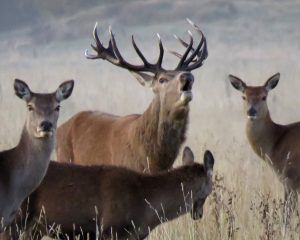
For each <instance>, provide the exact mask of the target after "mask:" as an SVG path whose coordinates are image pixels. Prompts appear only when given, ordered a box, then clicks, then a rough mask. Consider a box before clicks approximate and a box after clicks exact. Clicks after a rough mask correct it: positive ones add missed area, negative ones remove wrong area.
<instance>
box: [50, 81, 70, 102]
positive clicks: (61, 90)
mask: <svg viewBox="0 0 300 240" xmlns="http://www.w3.org/2000/svg"><path fill="white" fill-rule="evenodd" d="M73 88H74V80H69V81H65V82H63V83H62V84H60V85H59V87H58V89H57V90H56V92H55V96H56V100H57V101H58V102H61V101H63V100H65V99H67V98H68V97H70V96H71V94H72V92H73Z"/></svg>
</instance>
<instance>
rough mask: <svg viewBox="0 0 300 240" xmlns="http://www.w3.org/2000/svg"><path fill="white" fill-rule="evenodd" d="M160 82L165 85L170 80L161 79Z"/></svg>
mask: <svg viewBox="0 0 300 240" xmlns="http://www.w3.org/2000/svg"><path fill="white" fill-rule="evenodd" d="M158 81H159V83H161V84H163V83H165V82H167V81H168V80H167V79H166V78H160V79H159V80H158Z"/></svg>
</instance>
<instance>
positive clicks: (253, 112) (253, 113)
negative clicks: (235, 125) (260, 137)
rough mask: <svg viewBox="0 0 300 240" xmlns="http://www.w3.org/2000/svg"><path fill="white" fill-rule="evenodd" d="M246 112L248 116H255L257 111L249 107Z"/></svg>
mask: <svg viewBox="0 0 300 240" xmlns="http://www.w3.org/2000/svg"><path fill="white" fill-rule="evenodd" d="M247 114H248V116H249V117H256V114H257V111H256V110H255V109H254V108H253V107H251V108H250V109H249V110H248V111H247Z"/></svg>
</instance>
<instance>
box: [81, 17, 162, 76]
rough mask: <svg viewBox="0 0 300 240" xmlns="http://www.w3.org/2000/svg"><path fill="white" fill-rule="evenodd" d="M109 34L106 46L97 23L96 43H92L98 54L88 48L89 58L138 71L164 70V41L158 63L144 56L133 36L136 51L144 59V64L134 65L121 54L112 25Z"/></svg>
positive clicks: (94, 33)
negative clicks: (99, 34) (101, 40)
mask: <svg viewBox="0 0 300 240" xmlns="http://www.w3.org/2000/svg"><path fill="white" fill-rule="evenodd" d="M109 35H110V40H109V42H108V47H107V48H105V47H104V46H103V45H102V43H101V42H100V39H99V37H98V33H97V23H96V24H95V27H94V30H93V37H94V40H95V43H96V44H95V45H96V46H95V45H93V44H91V46H92V48H93V49H94V50H95V52H96V53H97V54H90V53H89V52H88V50H86V51H85V56H86V58H88V59H99V58H101V59H104V60H107V61H109V62H110V63H112V64H114V65H116V66H119V67H122V68H125V69H128V70H129V71H136V72H151V73H154V74H156V73H157V72H159V71H162V70H163V69H162V68H161V63H162V57H163V46H162V43H161V42H160V43H159V47H160V55H159V58H158V61H157V63H156V64H150V63H149V62H148V61H147V59H146V58H145V57H144V55H143V54H142V52H141V51H140V49H139V48H138V47H137V45H136V43H135V41H134V38H133V36H132V44H133V47H134V49H135V51H136V52H137V54H138V55H139V57H140V58H141V60H142V61H143V65H133V64H130V63H129V62H127V61H126V60H125V59H124V58H123V57H122V55H121V53H120V51H119V49H118V46H117V43H116V40H115V36H114V34H113V32H112V30H111V27H109Z"/></svg>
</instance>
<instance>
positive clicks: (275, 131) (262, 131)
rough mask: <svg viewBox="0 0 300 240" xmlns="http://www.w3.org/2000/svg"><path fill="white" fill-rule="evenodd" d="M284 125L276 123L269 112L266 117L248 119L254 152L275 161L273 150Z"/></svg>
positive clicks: (247, 126) (267, 159)
mask: <svg viewBox="0 0 300 240" xmlns="http://www.w3.org/2000/svg"><path fill="white" fill-rule="evenodd" d="M283 132H284V127H283V126H281V125H279V124H276V123H275V122H273V120H272V119H271V116H270V113H269V112H268V113H267V115H266V116H265V117H264V118H259V119H255V120H250V119H248V121H247V125H246V133H247V138H248V140H249V143H250V145H251V147H252V149H253V150H254V152H255V153H256V154H257V155H258V156H259V157H261V158H262V159H264V160H266V161H268V162H271V163H273V161H274V160H273V152H274V148H275V146H276V144H277V143H278V141H279V138H280V136H281V135H282V134H283Z"/></svg>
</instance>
